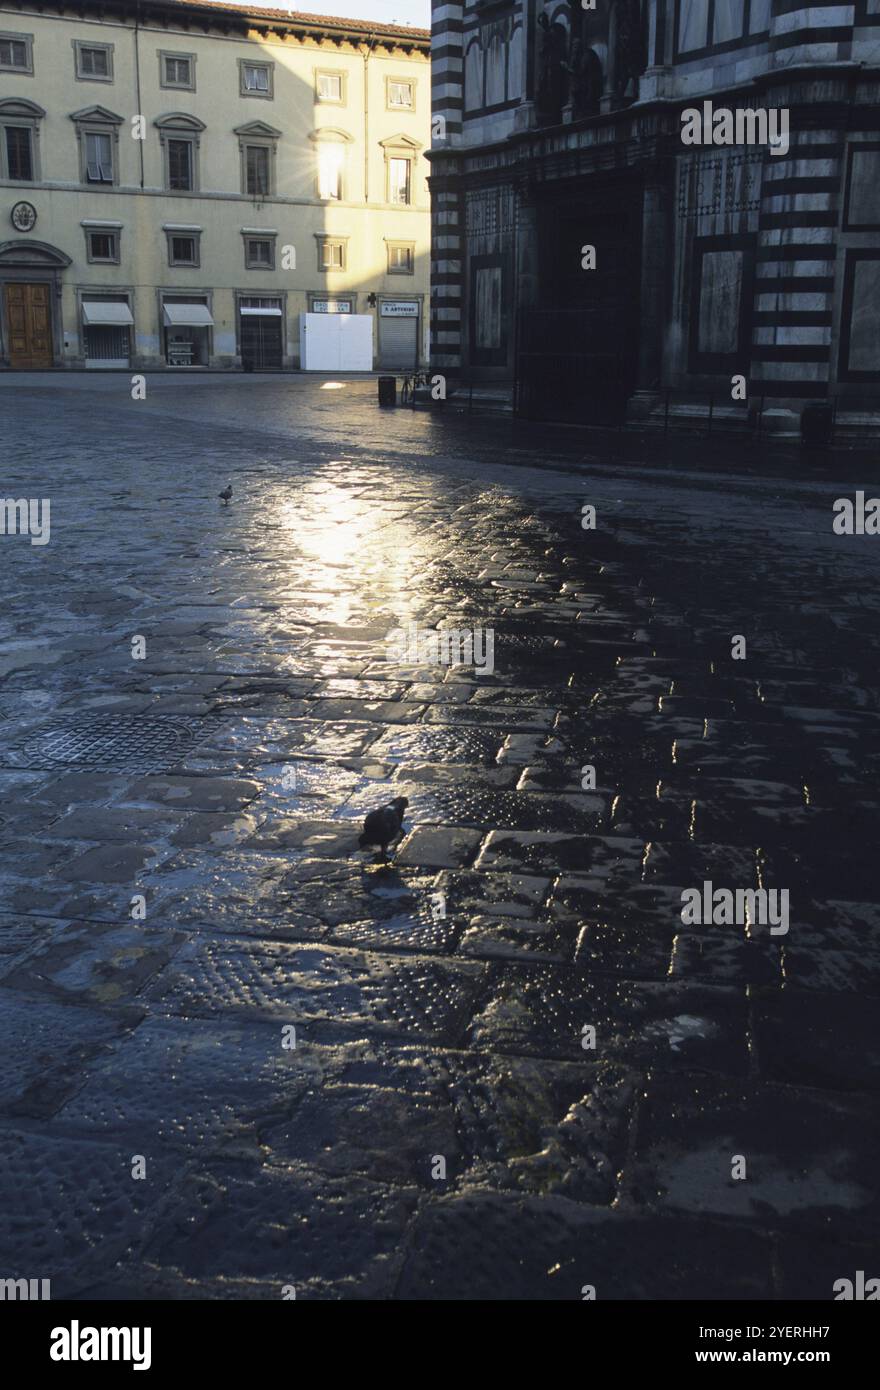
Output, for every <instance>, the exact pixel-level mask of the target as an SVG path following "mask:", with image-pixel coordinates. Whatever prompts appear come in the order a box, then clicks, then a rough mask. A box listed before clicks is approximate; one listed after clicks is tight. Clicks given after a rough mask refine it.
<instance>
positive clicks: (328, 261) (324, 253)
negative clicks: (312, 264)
mask: <svg viewBox="0 0 880 1390" xmlns="http://www.w3.org/2000/svg"><path fill="white" fill-rule="evenodd" d="M318 268H319V270H344V269H345V242H344V241H331V240H330V239H329V237H322V238H321V240H320V241H319V242H318Z"/></svg>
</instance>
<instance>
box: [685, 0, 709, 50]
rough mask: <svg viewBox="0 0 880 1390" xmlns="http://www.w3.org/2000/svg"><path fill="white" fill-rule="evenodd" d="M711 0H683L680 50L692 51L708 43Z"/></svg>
mask: <svg viewBox="0 0 880 1390" xmlns="http://www.w3.org/2000/svg"><path fill="white" fill-rule="evenodd" d="M708 26H709V0H681V8H680V10H679V17H678V51H679V53H690V52H692V51H694V50H696V49H700V48H706V47H707V45H708Z"/></svg>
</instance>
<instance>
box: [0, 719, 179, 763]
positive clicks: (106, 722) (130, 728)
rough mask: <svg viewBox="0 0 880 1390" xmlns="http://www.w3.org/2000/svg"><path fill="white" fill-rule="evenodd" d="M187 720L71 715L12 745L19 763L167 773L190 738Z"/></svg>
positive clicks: (14, 756) (15, 758)
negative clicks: (95, 717) (96, 717)
mask: <svg viewBox="0 0 880 1390" xmlns="http://www.w3.org/2000/svg"><path fill="white" fill-rule="evenodd" d="M197 733H198V725H197V724H196V723H195V722H194V721H192V720H186V719H178V718H172V717H163V718H157V717H152V718H151V717H149V716H146V715H133V714H107V715H104V716H102V717H101V718H100V719H88V718H84V717H83V716H82V715H80V716H72V717H71V718H69V719H66V720H61V721H59V722H57V723H52V724H47V725H44V726H43V727H42V728H40V729H36V730H35V731H34V732H33V733H31V734H28V735H27V736H26V737H25V738H23V739H22V740H21V742H20V743H19V744H18V745H17V746H16V748H15V749H14V750H13V758H14V761H15V763H16V764H17V765H18V766H20V767H36V768H47V767H48V768H52V767H59V766H64V767H67V766H73V767H90V768H95V769H103V770H107V771H110V772H114V771H120V772H167V771H168V770H169V768H172V767H174V765H175V764H176V763H178V762H179V761H180V759H181V758H182V757H183V755H184V754H185V753H186V751H187V749H188V748H190V747H191V746H192V744H193V743H194V742H195V740H196V736H197Z"/></svg>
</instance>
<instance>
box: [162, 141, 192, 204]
mask: <svg viewBox="0 0 880 1390" xmlns="http://www.w3.org/2000/svg"><path fill="white" fill-rule="evenodd" d="M168 187H169V188H170V189H171V190H172V192H175V193H182V192H187V191H189V190H191V189H192V187H193V147H192V141H191V140H169V141H168Z"/></svg>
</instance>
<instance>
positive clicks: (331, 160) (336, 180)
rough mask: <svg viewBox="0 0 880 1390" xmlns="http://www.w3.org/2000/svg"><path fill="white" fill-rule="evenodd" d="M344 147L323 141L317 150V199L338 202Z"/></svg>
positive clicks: (340, 193) (340, 191) (340, 192)
mask: <svg viewBox="0 0 880 1390" xmlns="http://www.w3.org/2000/svg"><path fill="white" fill-rule="evenodd" d="M344 159H345V147H344V146H343V145H342V144H339V143H337V142H336V141H325V142H324V143H323V144H322V145H321V146H320V147H319V149H318V197H319V198H327V199H330V200H332V201H336V202H338V201H339V200H340V199H341V198H342V165H343V161H344Z"/></svg>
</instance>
